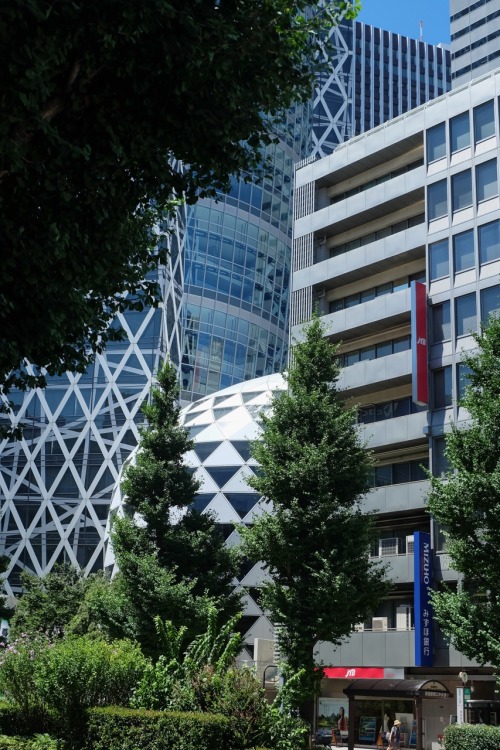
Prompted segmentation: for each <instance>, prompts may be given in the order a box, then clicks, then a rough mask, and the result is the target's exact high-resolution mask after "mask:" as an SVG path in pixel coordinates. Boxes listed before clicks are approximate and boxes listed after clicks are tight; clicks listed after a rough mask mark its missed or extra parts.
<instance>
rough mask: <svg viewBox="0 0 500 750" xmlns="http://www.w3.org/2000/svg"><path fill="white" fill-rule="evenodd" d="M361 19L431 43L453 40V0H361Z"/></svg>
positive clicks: (359, 17)
mask: <svg viewBox="0 0 500 750" xmlns="http://www.w3.org/2000/svg"><path fill="white" fill-rule="evenodd" d="M361 4H362V10H361V13H360V14H359V16H358V21H363V23H369V24H371V25H372V26H379V27H380V28H382V29H387V30H388V31H394V32H396V33H397V34H403V36H410V37H413V38H414V39H418V38H419V36H420V21H422V30H423V40H424V42H428V43H429V44H439V42H443V43H445V44H449V42H450V4H449V0H361Z"/></svg>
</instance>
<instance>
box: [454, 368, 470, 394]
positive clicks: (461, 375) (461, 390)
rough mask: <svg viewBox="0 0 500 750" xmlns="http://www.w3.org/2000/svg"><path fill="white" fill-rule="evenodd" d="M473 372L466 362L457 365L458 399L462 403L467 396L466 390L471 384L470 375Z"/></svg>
mask: <svg viewBox="0 0 500 750" xmlns="http://www.w3.org/2000/svg"><path fill="white" fill-rule="evenodd" d="M471 372H472V370H471V369H470V367H469V366H468V365H466V364H465V362H459V364H458V365H457V398H458V400H459V401H461V400H462V399H463V397H464V395H465V389H466V388H467V386H468V384H469V375H470V374H471Z"/></svg>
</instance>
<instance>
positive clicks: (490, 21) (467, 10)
mask: <svg viewBox="0 0 500 750" xmlns="http://www.w3.org/2000/svg"><path fill="white" fill-rule="evenodd" d="M450 25H451V78H452V87H453V88H456V87H457V86H461V85H462V84H463V83H467V81H471V80H472V79H473V78H478V77H479V76H482V75H483V74H484V73H487V72H489V71H491V70H494V69H495V68H497V67H498V66H499V65H500V44H499V41H500V2H499V0H450Z"/></svg>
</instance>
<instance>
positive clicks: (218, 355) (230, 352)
mask: <svg viewBox="0 0 500 750" xmlns="http://www.w3.org/2000/svg"><path fill="white" fill-rule="evenodd" d="M278 136H279V142H278V143H276V144H273V145H271V146H270V147H269V148H268V149H267V152H266V153H265V155H264V156H265V157H268V158H269V160H270V170H269V171H268V174H267V176H266V177H265V178H264V180H263V181H262V183H261V184H255V182H252V181H251V180H250V181H249V182H245V181H244V180H236V179H234V180H233V181H232V185H231V190H230V192H229V193H227V194H220V195H219V196H218V198H217V200H200V201H199V202H198V203H197V204H196V205H195V206H193V207H192V208H191V209H190V210H189V214H188V229H187V243H186V265H185V317H184V335H185V340H184V352H183V360H182V398H183V399H184V400H186V401H191V400H196V399H198V398H201V397H203V396H205V395H207V394H210V393H213V392H214V391H217V390H219V389H220V388H226V387H228V386H230V385H232V384H234V383H240V382H242V381H244V380H250V379H251V378H254V377H259V376H262V375H265V374H270V373H273V372H280V371H281V370H283V369H284V367H285V365H286V357H287V343H288V305H289V296H290V260H291V241H292V183H293V173H294V167H295V164H296V163H297V162H298V161H299V160H301V159H303V158H304V157H305V156H306V155H307V154H308V153H309V151H310V137H311V107H310V105H297V106H295V107H293V108H292V109H290V110H289V112H288V113H287V118H286V121H285V122H284V123H283V125H282V127H281V128H280V130H279V132H278Z"/></svg>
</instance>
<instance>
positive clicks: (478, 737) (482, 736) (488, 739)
mask: <svg viewBox="0 0 500 750" xmlns="http://www.w3.org/2000/svg"><path fill="white" fill-rule="evenodd" d="M444 742H445V747H446V750H499V748H500V727H490V726H488V725H487V724H451V725H450V726H448V727H446V729H445V731H444Z"/></svg>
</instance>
